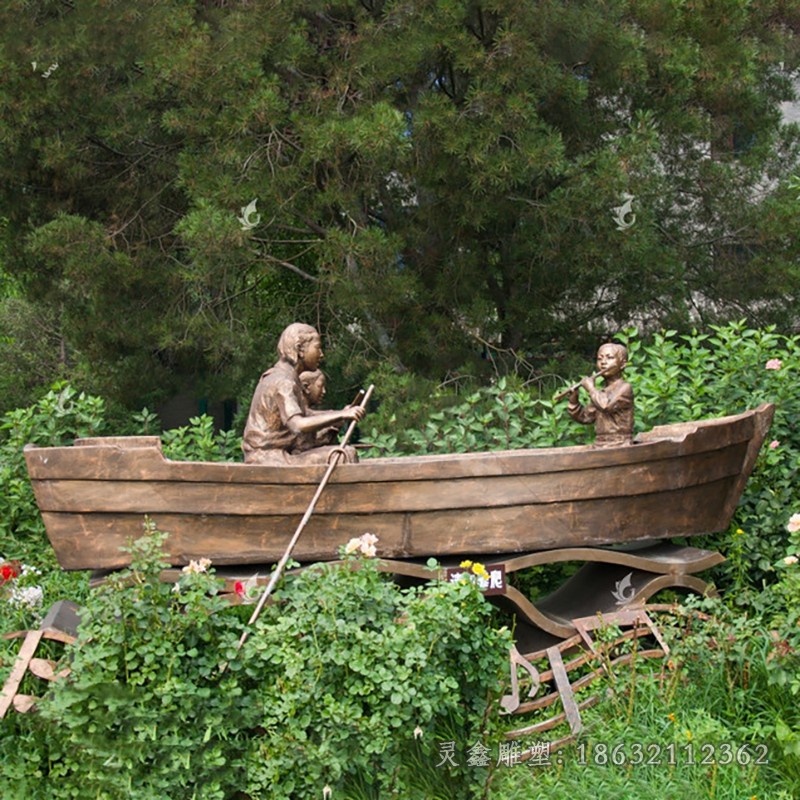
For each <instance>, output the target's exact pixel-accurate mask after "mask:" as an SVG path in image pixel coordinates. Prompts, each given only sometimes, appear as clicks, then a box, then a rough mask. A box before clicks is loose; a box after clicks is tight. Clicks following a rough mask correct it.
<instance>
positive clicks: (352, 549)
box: [344, 533, 378, 558]
mask: <svg viewBox="0 0 800 800" xmlns="http://www.w3.org/2000/svg"><path fill="white" fill-rule="evenodd" d="M377 542H378V537H377V536H375V534H374V533H365V534H363V535H361V536H358V537H357V538H355V539H351V540H350V541H349V542H348V543H347V544H346V545H345V547H344V553H345V555H350V554H351V553H356V552H359V553H361V555H363V556H366V557H367V558H375V556H376V555H377V552H378V551H377V550H376V549H375V545H376V544H377Z"/></svg>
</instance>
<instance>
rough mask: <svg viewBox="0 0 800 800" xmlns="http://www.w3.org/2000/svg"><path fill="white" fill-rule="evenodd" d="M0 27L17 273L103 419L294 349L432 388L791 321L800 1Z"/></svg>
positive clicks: (239, 381) (63, 361)
mask: <svg viewBox="0 0 800 800" xmlns="http://www.w3.org/2000/svg"><path fill="white" fill-rule="evenodd" d="M0 24H2V29H3V30H4V31H6V35H5V37H4V38H5V41H4V43H3V49H2V54H1V55H0V66H1V67H2V70H3V76H4V85H3V87H2V89H0V93H1V95H2V99H3V103H2V104H1V107H2V111H0V144H1V145H2V155H0V176H1V177H2V180H0V186H1V187H2V188H0V192H2V194H0V204H2V205H0V210H2V212H3V213H4V214H5V215H6V216H7V217H8V219H9V224H8V226H7V227H6V233H7V240H8V243H7V254H6V255H5V259H6V261H7V264H6V268H7V270H8V272H9V273H10V274H11V275H12V276H13V277H14V279H15V280H16V281H18V283H19V285H20V286H21V290H22V292H23V294H24V296H25V298H26V299H27V300H28V301H29V302H32V303H34V304H35V307H36V308H37V309H39V312H38V318H41V319H42V320H47V321H48V325H49V326H50V327H51V328H52V327H53V325H54V326H55V329H56V331H57V334H58V335H57V336H56V337H55V339H56V340H57V341H58V346H59V348H60V350H59V353H58V357H57V358H56V359H55V360H56V361H57V362H58V363H59V364H60V365H61V368H62V371H65V372H66V373H67V374H69V375H71V376H77V377H81V378H82V379H84V380H86V381H88V383H87V388H90V389H92V390H94V391H100V392H104V393H110V392H111V391H112V390H113V392H114V393H115V394H116V395H117V396H119V397H122V398H124V399H127V400H128V401H129V402H132V403H141V402H143V401H145V400H147V398H148V393H149V392H151V391H153V390H155V389H156V387H159V386H161V387H163V386H167V385H169V383H170V381H171V380H172V381H175V382H183V383H184V384H185V383H186V382H187V381H189V379H192V380H194V381H195V382H198V383H199V384H200V385H202V386H203V387H204V388H206V389H207V390H209V391H212V392H213V391H216V392H217V393H220V392H222V389H221V388H220V387H225V391H227V392H235V391H241V390H245V391H249V390H250V388H251V385H252V382H253V380H254V379H255V376H257V375H258V373H259V371H260V370H261V369H263V368H264V367H265V366H267V365H268V364H269V363H271V361H272V360H273V344H272V343H273V342H274V341H276V339H277V335H278V333H279V331H280V329H281V328H282V327H283V326H284V325H285V324H286V323H288V322H290V321H293V320H294V319H304V320H306V321H309V322H312V323H315V324H317V325H319V326H320V327H321V328H322V330H323V333H324V335H325V336H326V340H327V342H328V344H329V350H330V358H329V368H330V369H332V370H336V371H347V370H350V372H351V373H353V374H355V375H358V376H360V375H361V374H363V373H364V372H365V371H366V370H368V369H370V368H373V367H374V366H375V365H376V364H378V363H379V362H387V363H389V364H390V365H391V366H392V367H393V368H394V369H395V370H397V371H403V370H406V369H410V370H412V371H417V372H421V373H425V374H427V375H428V376H431V377H436V378H438V377H441V376H443V375H445V374H447V373H448V372H452V371H453V370H458V369H462V368H469V370H471V371H473V372H475V371H480V370H481V369H483V370H487V369H489V368H490V366H491V365H494V366H497V365H498V362H499V361H502V359H501V358H499V356H502V355H503V354H507V353H512V354H516V356H517V357H530V356H531V355H533V356H536V357H538V356H540V355H541V354H546V353H550V352H556V353H557V352H562V351H563V349H564V348H565V347H570V346H571V347H574V346H575V345H576V344H577V343H580V342H581V341H582V340H583V339H582V337H589V338H591V337H596V336H597V335H598V333H599V332H602V331H605V330H608V329H615V328H617V327H618V326H619V325H621V324H622V323H624V322H628V321H630V320H632V319H636V320H639V321H641V322H645V323H646V322H661V323H665V322H666V323H669V324H671V325H673V326H675V327H679V328H680V327H686V326H687V325H688V324H689V323H690V322H691V321H695V322H696V321H697V320H698V319H700V320H707V321H710V320H714V319H719V318H729V317H730V316H731V314H732V312H733V311H735V313H736V316H737V317H741V316H747V317H748V318H749V319H750V321H751V322H754V323H763V322H766V321H778V322H780V321H782V320H785V319H786V318H787V315H788V314H790V313H791V309H792V307H793V304H794V302H795V300H796V292H797V267H796V259H797V247H798V245H797V242H798V236H797V232H798V231H797V226H798V224H800V223H798V215H797V213H796V208H797V205H796V199H795V197H794V190H792V189H791V188H790V185H789V184H790V180H789V179H790V178H791V176H792V174H793V172H794V171H795V169H796V163H797V147H798V142H797V131H796V129H795V128H793V127H786V126H782V125H781V115H780V103H781V102H782V101H784V100H787V99H789V98H791V96H792V82H791V78H792V75H793V74H794V69H795V67H796V66H797V61H798V59H797V50H798V47H797V37H796V32H797V30H798V27H799V26H800V4H798V3H797V2H796V0H782V1H781V0H758V1H757V2H750V1H749V0H725V2H721V0H696V1H693V2H680V3H679V2H674V0H612V1H611V2H607V3H602V4H596V3H585V2H579V3H574V2H566V1H565V0H542V2H537V3H528V4H519V3H516V2H511V1H510V0H483V1H482V2H477V1H475V0H469V1H468V0H394V1H393V2H381V0H362V2H355V0H340V1H339V2H336V3H321V2H319V1H318V0H297V2H292V3H279V2H272V3H263V2H232V3H223V2H211V1H210V0H206V2H200V1H199V0H163V2H142V3H136V4H129V3H121V2H114V1H113V0H108V1H107V2H100V0H94V1H93V2H86V3H83V2H82V3H75V4H73V3H65V2H56V0H37V1H32V2H27V1H23V0H10V1H9V2H7V3H5V4H4V9H3V10H2V11H0ZM626 194H627V195H632V196H633V199H632V204H631V213H633V214H635V215H636V216H635V222H634V223H633V224H632V225H629V223H630V222H631V221H632V219H633V217H631V216H630V215H627V216H625V217H623V218H622V221H623V223H624V224H623V225H620V226H619V227H620V228H621V229H619V230H618V226H617V224H616V222H615V218H614V214H613V209H614V208H618V207H620V206H621V205H623V201H624V199H625V196H626ZM253 200H255V201H256V205H255V209H253V207H252V206H251V210H250V212H249V213H247V214H246V215H245V212H244V210H245V209H246V208H247V207H248V205H249V204H250V203H251V201H253ZM626 225H629V226H628V227H626ZM0 316H2V315H0ZM50 321H52V322H50ZM12 323H13V319H11V320H10V319H9V318H8V317H7V316H2V325H3V327H4V328H6V329H7V331H8V330H10V333H9V334H8V335H10V336H11V337H12V338H14V337H15V335H17V334H19V327H17V328H16V329H15V328H14V325H13V324H12ZM15 330H16V333H15ZM482 354H483V356H484V358H483V359H481V358H480V356H481V355H482ZM487 355H492V356H493V358H492V359H488V358H486V357H485V356H487ZM37 363H38V362H37ZM508 366H509V365H508V364H502V365H501V367H502V368H503V369H506V368H508Z"/></svg>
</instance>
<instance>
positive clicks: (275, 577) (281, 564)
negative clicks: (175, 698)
mask: <svg viewBox="0 0 800 800" xmlns="http://www.w3.org/2000/svg"><path fill="white" fill-rule="evenodd" d="M374 388H375V386H374V385H370V387H369V388H368V389H367V392H366V394H365V395H364V397H363V399H362V400H361V402H360V403H359V405H360V406H361V408H366V406H367V403H368V402H369V398H370V395H371V394H372V390H373V389H374ZM357 424H358V422H357V421H356V420H351V422H350V425H349V426H348V428H347V432H346V433H345V435H344V438H343V439H342V442H341V444H340V445H339V448H340V449H338V450H334V452H333V458H332V459H331V462H330V464H328V469H327V470H325V474H324V475H323V476H322V480H321V481H320V482H319V486H317V491H316V492H315V493H314V496H313V497H312V498H311V502H310V503H309V504H308V508H307V509H306V513H305V514H303V519H301V520H300V524H299V525H298V526H297V530H296V531H295V532H294V535H293V536H292V538H291V540H290V541H289V545H288V547H287V548H286V552H285V553H284V554H283V555H282V556H281V560H280V561H279V562H278V566H276V567H275V570H274V571H273V573H272V576H271V577H270V579H269V583H268V584H267V588H266V589H265V590H264V593H263V594H262V595H261V598H260V599H259V601H258V605H257V606H256V607H255V609H254V610H253V613H252V614H251V615H250V619H249V620H248V621H247V625H248V628H249V627H250V626H251V625H253V623H254V622H255V621H256V620H257V619H258V618H259V616H260V614H261V610H262V609H263V608H264V604H265V603H266V602H267V598H268V597H269V596H270V595H271V594H272V590H273V589H274V588H275V584H276V583H277V582H278V579H279V578H280V577H281V574H282V573H283V569H284V567H285V566H286V562H287V561H288V560H289V558H290V557H291V555H292V550H294V547H295V545H296V544H297V540H298V539H299V538H300V534H301V533H302V532H303V528H305V527H306V525H307V524H308V521H309V520H310V519H311V515H312V514H313V513H314V507H315V506H316V505H317V501H318V500H319V498H320V496H321V495H322V492H323V490H324V489H325V487H326V486H327V484H328V480H329V479H330V477H331V475H332V474H333V471H334V469H336V465H337V464H338V463H339V457H340V456H341V455H342V452H343V448H344V447H345V445H346V444H347V442H348V441H349V440H350V437H351V436H352V435H353V431H354V430H355V427H356V425H357ZM249 635H250V631H249V630H245V631H244V632H243V633H242V635H241V637H240V639H239V643H238V644H237V645H236V649H237V650H241V649H242V645H243V644H244V643H245V642H246V641H247V637H248V636H249Z"/></svg>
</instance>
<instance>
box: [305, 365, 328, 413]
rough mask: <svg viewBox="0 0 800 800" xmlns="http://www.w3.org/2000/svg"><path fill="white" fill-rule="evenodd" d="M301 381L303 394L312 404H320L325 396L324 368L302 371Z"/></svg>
mask: <svg viewBox="0 0 800 800" xmlns="http://www.w3.org/2000/svg"><path fill="white" fill-rule="evenodd" d="M300 383H301V384H302V385H303V394H304V395H305V396H306V400H308V404H309V405H311V406H316V405H319V404H320V403H321V402H322V400H323V399H324V397H325V374H324V373H323V372H322V370H319V369H315V370H314V371H313V372H301V373H300Z"/></svg>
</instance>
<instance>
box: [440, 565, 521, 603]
mask: <svg viewBox="0 0 800 800" xmlns="http://www.w3.org/2000/svg"><path fill="white" fill-rule="evenodd" d="M463 563H464V564H469V565H470V566H472V562H470V561H465V562H463ZM444 574H445V580H446V581H447V582H448V583H456V582H458V581H460V580H462V579H468V580H472V581H475V583H476V584H477V585H478V588H479V589H480V590H481V591H482V592H483V593H484V594H486V595H492V594H505V593H506V566H505V564H492V565H491V566H488V567H486V568H485V570H484V569H481V570H480V571H479V572H477V573H476V571H475V570H474V569H472V570H470V569H468V568H467V569H465V568H464V567H463V566H461V567H448V568H447V569H445V571H444Z"/></svg>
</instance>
